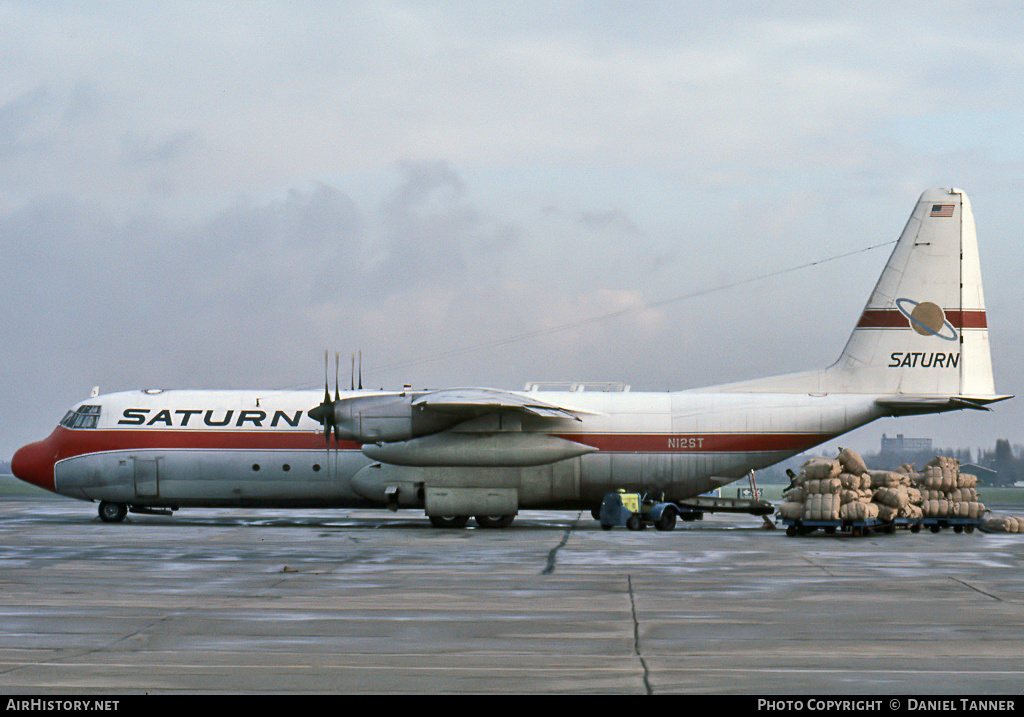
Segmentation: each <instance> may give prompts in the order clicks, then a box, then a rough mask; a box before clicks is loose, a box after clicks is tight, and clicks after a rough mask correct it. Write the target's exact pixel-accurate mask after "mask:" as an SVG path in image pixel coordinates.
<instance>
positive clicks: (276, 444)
mask: <svg viewBox="0 0 1024 717" xmlns="http://www.w3.org/2000/svg"><path fill="white" fill-rule="evenodd" d="M836 435H837V434H834V433H827V434H826V433H700V434H698V433H685V434H684V433H679V434H668V433H653V434H652V433H641V434H637V433H569V434H560V435H557V437H558V438H564V439H565V440H568V441H574V442H576V443H580V444H582V445H586V446H593V447H594V448H597V449H598V450H600V451H603V452H608V453H746V452H752V453H757V452H771V451H786V452H790V453H798V452H800V451H803V450H805V449H807V448H811V447H812V446H816V445H818V444H819V443H823V442H825V441H827V440H830V439H831V438H834V437H835V436H836ZM326 448H327V446H326V445H325V441H324V437H323V434H321V433H309V432H305V431H273V430H261V431H231V430H205V431H203V430H200V431H190V430H154V429H146V428H139V429H69V428H65V427H64V426H57V428H55V429H54V431H53V433H51V434H50V435H49V436H48V437H47V438H45V439H44V440H42V441H38V442H36V443H32V444H30V445H28V446H25V447H24V448H22V449H21V450H19V451H18V453H16V454H15V456H16V458H17V460H16V461H15V465H14V468H15V475H17V476H18V477H19V478H21V479H22V480H26V481H27V482H29V483H34V484H35V485H38V486H40V487H42V488H46V489H47V490H51V491H52V490H54V480H53V467H54V466H55V465H56V464H57V463H58V462H60V461H62V460H67V459H69V458H75V457H77V456H83V455H88V454H91V453H106V452H110V451H132V450H164V449H166V450H225V451H246V450H248V451H261V450H262V451H287V450H291V451H322V450H326ZM330 448H332V449H335V450H349V451H356V450H359V448H360V444H359V443H357V442H355V441H333V442H332V443H331V445H330Z"/></svg>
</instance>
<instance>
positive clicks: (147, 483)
mask: <svg viewBox="0 0 1024 717" xmlns="http://www.w3.org/2000/svg"><path fill="white" fill-rule="evenodd" d="M134 461H135V497H136V498H159V497H160V459H159V458H138V457H136V458H135V459H134Z"/></svg>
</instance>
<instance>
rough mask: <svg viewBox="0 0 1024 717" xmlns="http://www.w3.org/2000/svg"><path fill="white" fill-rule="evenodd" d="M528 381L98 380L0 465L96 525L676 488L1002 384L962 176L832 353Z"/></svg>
mask: <svg viewBox="0 0 1024 717" xmlns="http://www.w3.org/2000/svg"><path fill="white" fill-rule="evenodd" d="M530 389H531V387H530V386H528V387H527V390H523V391H506V390H498V389H490V388H452V389H440V390H420V391H414V390H411V389H409V388H407V389H405V390H402V391H365V390H359V389H356V390H350V391H344V392H342V391H338V390H337V385H336V386H335V392H334V396H333V397H332V396H331V394H330V392H329V390H328V389H325V391H324V394H323V396H322V398H321V397H320V395H319V393H318V392H316V391H311V392H284V391H282V392H274V391H190V390H143V391H129V392H124V393H113V394H109V395H97V396H94V397H92V398H90V399H88V400H85V401H83V402H82V403H79V404H78V405H76V406H74V407H73V408H71V410H69V411H68V412H67V415H66V416H65V417H64V419H63V420H62V421H61V422H60V425H58V426H57V427H56V428H55V429H54V430H53V432H52V433H51V434H50V435H49V436H48V437H47V438H45V439H43V440H41V441H38V442H36V443H32V444H29V445H27V446H25V447H23V448H21V449H20V450H18V451H17V453H16V454H15V455H14V458H13V461H12V470H13V472H14V474H15V475H16V476H17V477H18V478H20V479H21V480H24V481H27V482H29V483H33V484H35V485H37V486H40V487H42V488H45V489H47V490H49V491H53V492H55V493H59V494H61V495H65V496H68V497H71V498H77V499H80V500H84V501H99V515H100V518H102V519H103V520H104V521H107V522H115V521H120V520H123V519H124V517H125V515H126V513H127V512H128V511H129V510H131V511H136V512H142V513H146V512H149V513H152V512H158V513H165V514H167V513H170V512H171V511H174V510H176V509H178V508H184V507H217V506H222V507H228V506H233V507H252V508H260V507H268V508H269V507H275V508H281V507H294V508H304V507H319V508H366V507H379V508H390V509H392V510H398V509H409V510H417V511H424V512H425V513H426V515H427V516H429V518H430V520H431V522H432V523H434V524H435V525H438V526H455V527H462V526H465V525H466V524H467V523H468V521H469V519H470V517H473V518H475V520H476V521H477V524H478V525H480V526H482V527H503V526H506V525H508V524H509V523H511V521H512V519H513V517H514V516H515V515H516V514H517V512H518V511H519V510H521V509H545V508H547V509H585V508H590V509H593V508H595V507H596V506H598V505H599V504H600V502H601V499H602V497H603V495H604V494H605V493H606V492H608V491H611V490H614V489H618V488H624V489H627V490H630V491H641V492H654V493H658V494H664V495H665V496H666V498H668V499H669V500H675V501H680V500H684V499H686V498H689V497H692V496H697V495H699V494H701V493H704V492H706V491H708V490H709V489H713V488H715V487H718V486H720V485H724V484H726V483H729V482H731V481H734V480H737V479H738V478H742V477H743V476H745V475H746V474H747V473H748V472H749V471H751V470H756V469H760V468H764V467H766V466H770V465H772V464H774V463H777V462H779V461H781V460H784V459H786V458H788V457H790V456H793V455H796V454H799V453H801V452H803V451H806V450H808V449H810V448H812V447H814V446H817V445H819V444H821V443H824V442H827V441H830V440H832V439H834V438H836V437H837V436H839V435H841V434H843V433H846V432H848V431H851V430H853V429H855V428H858V427H860V426H863V425H865V424H867V423H869V422H871V421H874V420H875V419H878V418H881V417H883V416H904V415H914V414H925V413H942V412H944V411H954V410H959V409H982V410H985V409H986V406H987V405H988V404H991V403H994V402H996V401H1000V400H1003V399H1006V398H1010V396H1003V395H997V394H996V392H995V388H994V384H993V377H992V362H991V356H990V352H989V339H988V323H987V319H986V317H985V301H984V298H983V296H982V286H981V275H980V269H979V263H978V250H977V243H976V237H975V228H974V217H973V214H972V212H971V206H970V203H969V201H968V199H967V196H966V194H964V193H963V192H962V191H960V190H959V189H950V190H947V189H935V190H929V191H926V192H924V193H923V194H922V195H921V197H920V199H919V200H918V201H917V204H916V205H915V207H914V210H913V213H912V214H911V217H910V219H909V221H908V222H907V225H906V228H905V229H904V230H903V233H902V235H901V236H900V238H899V240H898V241H897V242H896V245H895V248H894V249H893V252H892V255H891V256H890V258H889V261H888V263H887V264H886V266H885V269H884V270H883V272H882V275H881V277H880V279H879V280H878V283H877V285H876V286H875V288H874V291H873V292H872V294H871V296H870V298H869V300H868V302H867V305H866V306H865V308H864V311H863V313H862V314H861V316H860V318H859V320H858V321H857V324H856V326H855V327H854V328H853V332H852V333H851V335H850V337H849V339H848V340H847V342H846V346H845V348H844V349H843V351H842V354H841V355H840V357H839V359H838V360H837V361H836V362H835V363H834V364H832V365H831V366H829V367H828V368H824V369H820V370H812V371H806V372H801V373H795V374H788V375H783V376H775V377H771V378H762V379H756V380H749V381H742V382H739V383H730V384H727V385H719V386H712V387H708V388H700V389H691V390H684V391H674V392H666V393H647V392H631V391H628V390H618V391H609V390H603V391H588V390H570V391H539V390H530ZM325 437H326V444H325ZM670 517H671V516H670ZM673 520H674V518H673Z"/></svg>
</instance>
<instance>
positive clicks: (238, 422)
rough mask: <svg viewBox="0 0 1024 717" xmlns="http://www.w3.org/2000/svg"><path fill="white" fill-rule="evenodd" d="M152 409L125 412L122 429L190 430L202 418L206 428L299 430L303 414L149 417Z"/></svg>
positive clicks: (192, 411)
mask: <svg viewBox="0 0 1024 717" xmlns="http://www.w3.org/2000/svg"><path fill="white" fill-rule="evenodd" d="M150 413H152V409H149V408H126V409H124V413H123V414H122V416H123V418H121V420H119V421H118V422H117V423H118V425H119V426H142V425H146V426H182V427H185V426H188V425H189V422H190V421H192V419H193V417H196V416H202V421H201V422H202V424H204V425H207V426H234V427H236V428H241V427H242V426H255V427H257V428H262V427H263V426H264V423H265V422H267V421H268V420H269V423H268V424H267V425H269V426H270V427H271V428H274V427H276V426H280V425H283V424H288V425H289V426H298V425H299V418H300V417H301V416H302V411H295V412H293V413H291V414H289V413H287V412H285V411H274V413H273V415H272V416H268V415H267V412H266V411H260V410H242V411H238V412H237V415H236V412H235V411H234V410H232V409H227V410H217V409H209V410H204V409H201V408H181V409H177V410H173V411H172V410H171V409H167V408H164V409H161V410H159V411H157V412H156V413H155V414H153V415H152V416H150V415H149V414H150ZM199 424H200V419H198V418H196V420H195V422H194V424H193V425H199Z"/></svg>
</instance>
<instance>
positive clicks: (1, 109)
mask: <svg viewBox="0 0 1024 717" xmlns="http://www.w3.org/2000/svg"><path fill="white" fill-rule="evenodd" d="M49 105H50V93H49V92H48V91H47V89H46V88H45V87H42V86H40V87H37V88H36V89H34V90H30V91H28V92H23V93H22V94H20V95H18V96H17V97H16V98H15V99H13V100H11V101H10V102H7V103H6V104H4V105H0V158H9V157H12V156H15V155H18V154H21V153H23V152H25V151H34V150H39V149H41V148H42V147H43V146H44V143H43V142H42V141H41V140H40V139H39V138H34V139H33V138H31V130H32V129H33V128H34V127H35V126H36V125H37V124H38V122H39V120H40V118H41V117H42V116H43V115H44V114H45V112H46V111H47V109H48V108H49Z"/></svg>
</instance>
